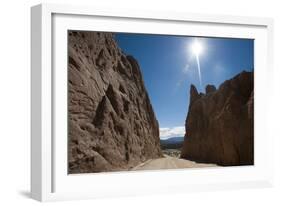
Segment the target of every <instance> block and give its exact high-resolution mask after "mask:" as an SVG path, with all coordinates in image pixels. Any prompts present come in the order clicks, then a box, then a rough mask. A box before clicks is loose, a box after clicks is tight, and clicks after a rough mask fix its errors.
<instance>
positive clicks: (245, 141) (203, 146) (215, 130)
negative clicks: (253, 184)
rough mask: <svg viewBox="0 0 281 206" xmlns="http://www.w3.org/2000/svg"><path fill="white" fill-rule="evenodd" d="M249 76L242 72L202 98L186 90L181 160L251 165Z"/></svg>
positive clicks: (251, 80) (252, 102)
mask: <svg viewBox="0 0 281 206" xmlns="http://www.w3.org/2000/svg"><path fill="white" fill-rule="evenodd" d="M253 85H254V84H253V72H242V73H240V74H238V75H237V76H235V77H234V78H232V79H230V80H227V81H225V82H224V83H223V84H222V85H221V86H220V87H219V89H218V90H216V88H215V87H214V86H212V85H208V86H207V87H206V94H198V92H197V90H196V88H195V86H193V85H192V86H191V88H190V105H189V111H188V115H187V119H186V124H185V128H186V134H185V140H184V144H183V148H182V152H181V157H182V158H186V159H191V160H195V161H198V162H205V163H216V164H219V165H252V164H253V163H254V117H253V115H254V114H253V108H254V101H253V100H254V93H253Z"/></svg>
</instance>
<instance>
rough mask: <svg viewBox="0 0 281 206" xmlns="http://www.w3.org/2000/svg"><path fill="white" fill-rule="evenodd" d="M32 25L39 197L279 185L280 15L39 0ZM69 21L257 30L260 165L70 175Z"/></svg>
mask: <svg viewBox="0 0 281 206" xmlns="http://www.w3.org/2000/svg"><path fill="white" fill-rule="evenodd" d="M116 22H117V23H118V24H117V23H116ZM156 24H157V26H155V25H156ZM31 26H32V28H31V50H32V51H31V56H32V59H31V82H32V85H31V94H32V99H31V108H32V111H31V112H32V114H31V125H32V128H31V196H32V198H34V199H36V200H39V201H53V200H69V199H86V198H97V197H113V196H122V195H135V194H151V193H152V194H153V193H154V194H155V193H171V192H189V191H206V190H207V191H209V190H214V189H222V190H223V189H237V188H248V187H268V186H272V184H273V160H272V157H273V151H272V149H273V145H272V144H273V143H272V142H273V134H272V133H271V132H270V131H269V126H268V124H269V119H268V116H267V108H269V107H270V97H269V96H268V93H267V91H268V90H269V89H270V88H271V87H272V85H271V79H272V77H273V75H274V74H273V59H272V58H273V54H272V52H273V32H272V29H273V21H272V19H269V18H257V17H237V16H221V15H202V14H190V13H173V12H172V13H171V12H169V13H167V12H163V13H161V12H151V11H133V10H130V11H129V10H126V9H124V10H121V9H114V8H93V7H87V6H70V5H56V4H40V5H37V6H34V7H32V8H31ZM168 26H169V27H168ZM168 28H169V29H168ZM171 28H172V29H171ZM188 28H192V30H191V29H188ZM68 29H77V30H93V29H95V30H97V31H99V30H101V31H123V32H135V33H158V34H178V35H194V36H214V37H240V38H254V39H255V128H254V129H255V130H254V131H255V165H254V166H243V167H227V168H208V169H207V168H206V169H184V170H169V171H168V170H167V171H163V170H162V171H160V170H159V171H141V172H119V173H106V174H104V173H100V174H83V175H68V174H67V173H66V172H65V171H66V169H67V164H66V159H67V157H66V156H67V153H66V151H67V147H66V139H65V135H66V126H67V125H66V124H67V122H66V119H65V117H66V113H67V110H66V105H65V103H66V99H65V98H66V86H65V85H66V84H65V83H66V78H67V77H66V75H65V71H66V70H65V69H61V68H65V65H66V62H67V53H66V51H67V45H66V44H65V43H66V40H65V39H66V37H67V35H66V33H65V32H66V31H67V30H68ZM58 81H59V82H62V84H58ZM58 136H59V137H62V138H57V137H58ZM262 137H266V138H262ZM58 151H60V152H58Z"/></svg>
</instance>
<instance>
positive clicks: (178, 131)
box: [160, 126, 185, 139]
mask: <svg viewBox="0 0 281 206" xmlns="http://www.w3.org/2000/svg"><path fill="white" fill-rule="evenodd" d="M184 134H185V127H183V126H178V127H164V128H160V138H161V139H168V138H170V137H182V136H184Z"/></svg>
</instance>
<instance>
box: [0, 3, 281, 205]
mask: <svg viewBox="0 0 281 206" xmlns="http://www.w3.org/2000/svg"><path fill="white" fill-rule="evenodd" d="M41 2H45V1H36V0H26V1H23V0H9V1H5V2H3V1H2V2H1V7H0V9H1V12H0V15H1V18H0V21H1V24H0V25H1V32H0V40H1V41H0V57H1V58H0V71H1V73H0V121H1V122H0V129H1V133H0V205H21V206H23V205H37V204H38V202H36V201H33V200H31V199H30V198H29V197H28V196H29V181H30V178H29V172H30V160H29V158H30V152H29V150H30V6H32V5H35V4H38V3H41ZM48 2H53V3H71V4H77V3H79V4H84V5H92V6H98V5H102V6H110V7H125V8H128V9H130V8H135V9H140V10H146V9H147V10H159V11H180V12H192V13H205V14H228V15H229V14H230V15H240V16H264V17H272V18H274V20H275V31H274V36H275V42H274V45H275V48H274V58H275V68H274V69H275V79H274V80H273V81H274V84H275V91H274V100H275V102H274V105H275V107H274V108H271V112H270V115H271V117H272V132H273V133H274V134H275V187H274V188H270V189H244V190H238V191H213V192H202V193H189V194H178V195H156V196H142V197H126V198H123V197H122V198H114V199H113V198H111V199H99V200H83V201H80V202H77V201H76V202H75V201H74V202H58V203H47V204H48V205H49V204H56V205H57V204H59V205H77V204H83V205H153V204H154V205H177V204H180V205H236V206H237V205H280V204H281V198H280V195H281V184H280V183H281V181H280V174H281V168H280V165H281V160H280V159H281V152H280V151H281V141H280V138H281V132H280V131H279V128H281V124H280V122H281V121H280V120H279V119H280V117H281V112H280V111H281V110H280V105H281V64H280V61H279V59H280V57H279V56H280V55H281V48H280V46H281V39H280V37H281V13H280V5H278V2H280V1H277V0H276V1H274V0H260V1H256V0H255V1H251V0H248V1H246V0H229V1H226V0H211V1H203V0H183V1H180V0H168V1H164V0H159V1H158V0H135V1H134V0H118V1H117V0H99V1H98V0H79V1H78V0H76V1H75V0H68V1H66V0H57V1H54V0H53V1H48ZM265 69H266V68H265ZM265 138H266V137H265Z"/></svg>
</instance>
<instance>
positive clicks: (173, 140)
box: [160, 137, 184, 149]
mask: <svg viewBox="0 0 281 206" xmlns="http://www.w3.org/2000/svg"><path fill="white" fill-rule="evenodd" d="M183 140H184V137H170V138H168V139H164V140H160V144H161V148H162V149H180V148H181V147H182V145H183Z"/></svg>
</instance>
